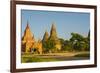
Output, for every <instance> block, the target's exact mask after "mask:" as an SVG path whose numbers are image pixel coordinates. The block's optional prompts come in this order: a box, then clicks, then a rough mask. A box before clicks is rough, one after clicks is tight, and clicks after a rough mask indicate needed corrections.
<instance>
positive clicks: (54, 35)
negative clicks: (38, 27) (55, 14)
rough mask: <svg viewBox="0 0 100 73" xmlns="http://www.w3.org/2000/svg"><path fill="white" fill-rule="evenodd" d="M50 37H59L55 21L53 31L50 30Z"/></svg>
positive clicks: (54, 38)
mask: <svg viewBox="0 0 100 73" xmlns="http://www.w3.org/2000/svg"><path fill="white" fill-rule="evenodd" d="M50 39H51V40H56V39H57V32H56V27H55V23H54V22H53V23H52V27H51V31H50Z"/></svg>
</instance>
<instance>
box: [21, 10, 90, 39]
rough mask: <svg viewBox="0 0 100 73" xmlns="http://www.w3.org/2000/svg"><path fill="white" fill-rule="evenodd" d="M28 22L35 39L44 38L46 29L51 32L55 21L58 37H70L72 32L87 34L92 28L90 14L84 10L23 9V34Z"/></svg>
mask: <svg viewBox="0 0 100 73" xmlns="http://www.w3.org/2000/svg"><path fill="white" fill-rule="evenodd" d="M27 22H28V23H29V26H30V29H31V31H32V33H33V35H34V37H35V39H39V38H40V39H42V38H43V35H44V33H45V31H46V30H47V31H48V33H50V30H51V26H52V23H53V22H54V23H55V26H56V31H57V35H58V37H59V38H63V39H69V38H70V37H71V32H75V33H79V34H81V35H83V36H87V34H88V32H89V29H90V14H89V13H82V12H81V13H80V12H56V11H40V10H21V23H22V35H23V33H24V30H25V28H26V25H27Z"/></svg>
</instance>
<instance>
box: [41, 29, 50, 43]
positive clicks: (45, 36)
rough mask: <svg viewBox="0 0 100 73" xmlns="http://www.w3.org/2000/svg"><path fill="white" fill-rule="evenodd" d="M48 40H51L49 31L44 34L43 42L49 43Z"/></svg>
mask: <svg viewBox="0 0 100 73" xmlns="http://www.w3.org/2000/svg"><path fill="white" fill-rule="evenodd" d="M48 38H49V34H48V32H47V30H46V31H45V34H44V36H43V40H42V42H45V41H47V40H48Z"/></svg>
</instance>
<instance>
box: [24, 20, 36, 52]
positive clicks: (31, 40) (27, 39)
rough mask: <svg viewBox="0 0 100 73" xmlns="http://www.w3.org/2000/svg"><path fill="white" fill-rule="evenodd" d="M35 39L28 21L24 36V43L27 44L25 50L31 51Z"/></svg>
mask: <svg viewBox="0 0 100 73" xmlns="http://www.w3.org/2000/svg"><path fill="white" fill-rule="evenodd" d="M34 42H35V39H34V36H33V34H32V32H31V30H30V27H29V23H28V22H27V25H26V29H25V31H24V35H23V37H22V45H24V46H25V45H26V48H24V49H25V52H29V51H30V48H31V46H32V44H34Z"/></svg>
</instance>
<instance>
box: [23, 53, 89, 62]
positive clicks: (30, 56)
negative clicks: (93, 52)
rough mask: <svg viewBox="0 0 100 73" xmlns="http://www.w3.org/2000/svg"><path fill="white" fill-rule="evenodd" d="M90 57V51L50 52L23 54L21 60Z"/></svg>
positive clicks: (80, 58) (84, 58)
mask: <svg viewBox="0 0 100 73" xmlns="http://www.w3.org/2000/svg"><path fill="white" fill-rule="evenodd" d="M89 58H90V53H89V52H87V51H84V52H63V53H48V54H42V55H40V54H22V57H21V62H22V63H29V62H51V61H67V60H68V61H69V60H86V59H89Z"/></svg>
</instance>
